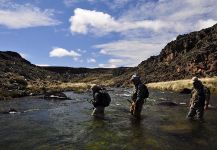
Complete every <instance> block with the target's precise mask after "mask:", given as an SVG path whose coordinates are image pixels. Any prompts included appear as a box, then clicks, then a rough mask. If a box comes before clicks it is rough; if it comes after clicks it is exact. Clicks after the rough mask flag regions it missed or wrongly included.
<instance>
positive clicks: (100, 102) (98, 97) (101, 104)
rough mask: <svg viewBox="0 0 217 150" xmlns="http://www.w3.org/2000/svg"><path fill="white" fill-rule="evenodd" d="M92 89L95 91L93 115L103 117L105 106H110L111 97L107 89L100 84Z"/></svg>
mask: <svg viewBox="0 0 217 150" xmlns="http://www.w3.org/2000/svg"><path fill="white" fill-rule="evenodd" d="M91 89H92V91H93V100H92V104H93V106H94V110H93V112H92V115H93V116H95V117H99V118H103V117H104V110H105V107H107V106H109V104H110V102H111V97H110V96H109V94H108V93H107V91H106V89H105V88H102V87H101V86H99V85H93V86H92V87H91Z"/></svg>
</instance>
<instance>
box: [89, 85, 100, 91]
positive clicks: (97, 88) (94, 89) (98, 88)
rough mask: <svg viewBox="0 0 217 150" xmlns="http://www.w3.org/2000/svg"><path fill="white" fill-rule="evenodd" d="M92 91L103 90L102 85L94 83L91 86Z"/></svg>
mask: <svg viewBox="0 0 217 150" xmlns="http://www.w3.org/2000/svg"><path fill="white" fill-rule="evenodd" d="M91 89H92V91H98V90H101V87H100V86H99V85H96V84H94V85H93V86H91Z"/></svg>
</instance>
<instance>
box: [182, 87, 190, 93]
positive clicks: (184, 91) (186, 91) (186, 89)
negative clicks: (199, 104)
mask: <svg viewBox="0 0 217 150" xmlns="http://www.w3.org/2000/svg"><path fill="white" fill-rule="evenodd" d="M179 93H180V94H191V89H188V88H184V89H182V90H181V91H180V92H179Z"/></svg>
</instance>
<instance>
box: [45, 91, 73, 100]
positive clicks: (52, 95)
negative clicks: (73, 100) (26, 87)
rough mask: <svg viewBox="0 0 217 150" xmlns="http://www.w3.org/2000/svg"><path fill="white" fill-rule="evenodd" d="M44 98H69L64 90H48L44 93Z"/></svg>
mask: <svg viewBox="0 0 217 150" xmlns="http://www.w3.org/2000/svg"><path fill="white" fill-rule="evenodd" d="M44 99H48V100H51V99H58V100H67V99H70V98H68V97H67V96H66V95H65V94H64V93H62V92H46V93H45V94H44Z"/></svg>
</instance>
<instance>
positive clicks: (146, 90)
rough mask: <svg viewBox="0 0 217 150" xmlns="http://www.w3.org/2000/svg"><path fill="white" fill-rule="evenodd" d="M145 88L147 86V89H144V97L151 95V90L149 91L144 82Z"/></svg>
mask: <svg viewBox="0 0 217 150" xmlns="http://www.w3.org/2000/svg"><path fill="white" fill-rule="evenodd" d="M144 88H145V90H144V97H145V98H148V97H149V91H148V88H147V86H146V85H145V84H144Z"/></svg>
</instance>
